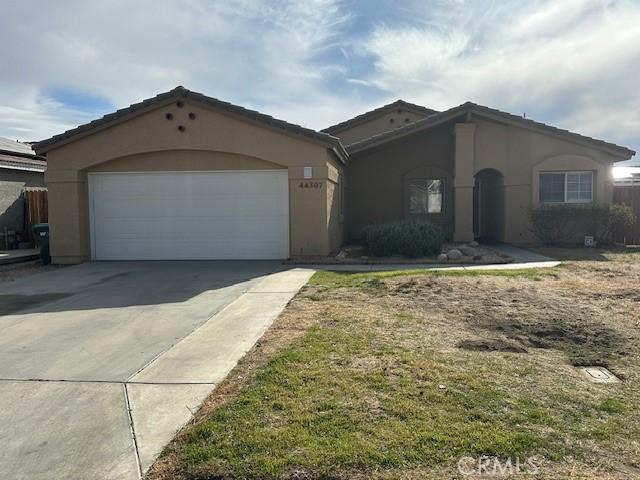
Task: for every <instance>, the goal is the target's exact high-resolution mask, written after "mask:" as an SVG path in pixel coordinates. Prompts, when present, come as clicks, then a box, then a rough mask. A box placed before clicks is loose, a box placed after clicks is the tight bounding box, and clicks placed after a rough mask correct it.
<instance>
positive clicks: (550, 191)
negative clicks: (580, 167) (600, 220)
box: [540, 172, 593, 203]
mask: <svg viewBox="0 0 640 480" xmlns="http://www.w3.org/2000/svg"><path fill="white" fill-rule="evenodd" d="M592 201H593V172H549V173H541V174H540V203H589V202H592Z"/></svg>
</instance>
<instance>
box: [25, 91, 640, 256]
mask: <svg viewBox="0 0 640 480" xmlns="http://www.w3.org/2000/svg"><path fill="white" fill-rule="evenodd" d="M35 149H36V152H37V153H38V154H41V155H46V157H47V163H48V169H47V184H48V188H49V223H50V237H51V254H52V257H53V261H54V262H56V263H76V262H83V261H86V260H90V259H95V260H130V259H154V260H155V259H284V258H288V257H297V256H305V255H314V256H315V255H327V254H329V253H330V252H333V251H336V250H337V249H339V247H340V246H341V245H342V244H343V243H345V242H346V241H352V240H357V239H358V238H359V236H360V234H361V231H362V228H363V227H364V226H366V225H368V224H371V223H378V222H385V221H390V220H397V219H400V218H404V217H408V216H412V217H416V218H421V219H428V220H430V221H432V222H433V223H436V224H440V225H442V226H443V228H444V229H445V231H447V232H448V234H449V236H450V237H451V238H452V239H453V240H455V241H470V240H473V239H474V238H480V239H485V238H486V239H491V240H494V241H503V242H508V243H513V244H530V243H533V242H534V241H535V239H534V238H533V236H532V232H531V228H530V225H529V221H528V215H527V212H528V211H529V209H530V208H532V207H536V206H537V205H539V204H540V203H541V202H543V203H546V202H550V203H590V202H595V203H608V202H611V200H612V190H613V177H612V171H611V170H612V166H613V163H614V162H617V161H621V160H626V159H629V158H631V156H633V155H634V153H635V152H633V151H631V150H629V149H628V148H625V147H621V146H618V145H615V144H612V143H608V142H604V141H602V140H596V139H593V138H589V137H586V136H582V135H579V134H577V133H572V132H569V131H566V130H560V129H557V128H554V127H551V126H548V125H544V124H542V123H538V122H534V121H532V120H529V119H525V118H523V117H520V116H515V115H511V114H508V113H504V112H501V111H498V110H494V109H491V108H487V107H483V106H480V105H476V104H473V103H465V104H463V105H460V106H457V107H454V108H452V109H450V110H447V111H444V112H437V111H434V110H431V109H428V108H424V107H421V106H418V105H414V104H410V103H407V102H404V101H401V100H399V101H397V102H394V103H391V104H389V105H385V106H383V107H381V108H378V109H376V110H373V111H370V112H368V113H365V114H363V115H360V116H358V117H355V118H353V119H351V120H347V121H346V122H343V123H340V124H338V125H334V126H332V127H329V128H327V129H325V130H324V131H321V132H318V131H314V130H311V129H308V128H304V127H301V126H298V125H293V124H290V123H287V122H285V121H282V120H276V119H274V118H272V117H270V116H267V115H264V114H261V113H259V112H256V111H252V110H247V109H245V108H242V107H239V106H236V105H232V104H229V103H226V102H222V101H220V100H217V99H214V98H210V97H207V96H204V95H202V94H199V93H195V92H192V91H189V90H187V89H185V88H183V87H177V88H175V89H173V90H171V91H169V92H166V93H163V94H160V95H158V96H156V97H154V98H150V99H147V100H144V101H142V102H140V103H138V104H134V105H131V106H130V107H127V108H124V109H122V110H118V111H117V112H114V113H112V114H109V115H106V116H105V117H103V118H101V119H99V120H95V121H93V122H91V123H89V124H86V125H83V126H80V127H78V128H75V129H73V130H69V131H67V132H65V133H63V134H61V135H56V136H54V137H52V138H50V139H47V140H44V141H42V142H39V143H38V144H36V145H35Z"/></svg>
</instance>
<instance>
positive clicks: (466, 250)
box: [458, 245, 478, 257]
mask: <svg viewBox="0 0 640 480" xmlns="http://www.w3.org/2000/svg"><path fill="white" fill-rule="evenodd" d="M458 250H460V251H461V252H462V254H463V255H464V256H466V257H473V256H475V255H477V254H478V253H477V252H476V249H475V248H473V247H470V246H469V245H462V246H460V247H458Z"/></svg>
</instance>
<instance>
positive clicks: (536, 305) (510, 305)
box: [386, 272, 636, 366]
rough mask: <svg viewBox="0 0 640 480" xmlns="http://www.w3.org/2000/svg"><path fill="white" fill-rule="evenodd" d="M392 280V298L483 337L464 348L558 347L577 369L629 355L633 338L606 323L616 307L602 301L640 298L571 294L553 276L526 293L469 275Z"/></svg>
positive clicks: (503, 282) (519, 350)
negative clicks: (461, 324)
mask: <svg viewBox="0 0 640 480" xmlns="http://www.w3.org/2000/svg"><path fill="white" fill-rule="evenodd" d="M563 273H566V272H563ZM598 278H600V279H602V277H601V276H600V275H598ZM386 282H387V287H388V292H389V294H390V295H392V296H397V297H402V298H403V299H406V300H407V301H408V302H410V303H411V302H414V301H418V302H419V303H421V304H422V305H424V307H425V308H427V309H436V310H440V311H443V312H445V315H446V316H447V317H448V318H451V319H454V318H462V319H464V321H465V323H466V324H467V325H468V327H469V331H470V333H473V334H474V335H475V336H478V337H481V338H465V339H463V340H461V341H460V342H458V346H459V347H460V348H464V349H467V350H475V351H502V352H514V353H525V352H527V349H529V348H552V349H556V350H560V351H562V352H564V353H565V354H567V356H568V361H569V363H571V364H572V365H602V366H607V365H608V364H609V363H610V361H611V359H612V358H617V357H619V356H625V355H628V354H629V345H628V341H627V337H626V336H625V335H623V334H621V333H620V332H619V331H618V330H616V329H614V328H612V327H611V326H609V325H607V324H605V323H604V322H603V320H602V319H603V318H606V316H607V315H608V313H609V311H610V308H607V305H603V304H602V303H601V302H598V301H597V300H600V299H602V298H606V299H607V300H608V301H609V300H618V301H619V302H621V303H620V305H623V303H622V301H623V300H626V302H625V303H627V304H628V303H629V302H635V300H636V294H632V295H620V294H619V293H603V292H597V293H596V292H583V291H581V290H580V289H578V288H574V289H571V290H568V289H566V288H564V287H563V286H562V285H563V282H562V281H559V280H558V278H553V277H551V278H548V279H547V280H546V281H540V280H537V281H535V282H529V283H530V285H528V286H527V288H526V289H524V288H519V287H515V286H513V283H514V280H513V279H506V278H500V277H494V278H491V280H490V281H489V280H485V281H482V282H478V280H477V279H476V278H465V277H464V276H461V277H458V278H451V277H447V276H432V277H428V276H423V277H414V278H411V279H406V278H405V279H391V280H387V281H386ZM587 283H588V282H587ZM600 283H602V280H600ZM585 286H586V285H585ZM593 287H594V288H595V285H593ZM585 297H589V298H590V299H591V300H592V301H586V299H585ZM401 303H402V302H401Z"/></svg>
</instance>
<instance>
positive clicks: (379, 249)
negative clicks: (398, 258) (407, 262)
mask: <svg viewBox="0 0 640 480" xmlns="http://www.w3.org/2000/svg"><path fill="white" fill-rule="evenodd" d="M364 238H365V243H366V245H367V248H368V250H369V254H371V255H373V256H376V257H389V256H391V255H404V256H406V257H430V256H434V255H438V254H439V253H440V252H441V251H442V243H443V241H444V235H443V233H442V229H441V228H440V227H438V226H436V225H432V224H431V223H427V222H420V221H417V220H401V221H398V222H389V223H381V224H376V225H369V226H368V227H366V228H365V229H364Z"/></svg>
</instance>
